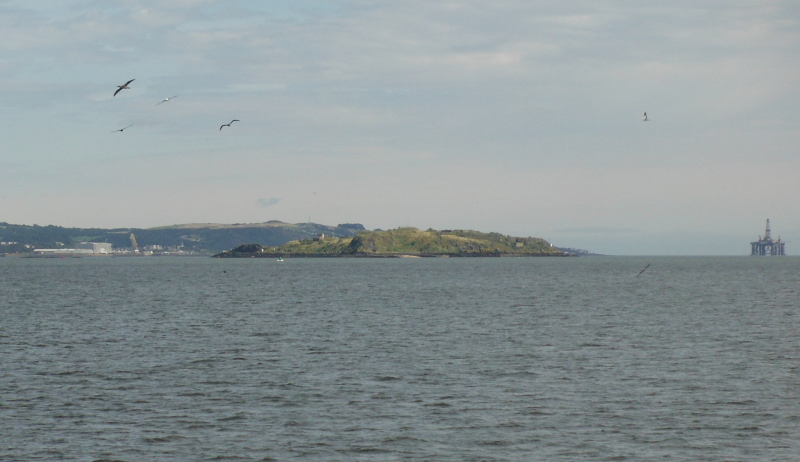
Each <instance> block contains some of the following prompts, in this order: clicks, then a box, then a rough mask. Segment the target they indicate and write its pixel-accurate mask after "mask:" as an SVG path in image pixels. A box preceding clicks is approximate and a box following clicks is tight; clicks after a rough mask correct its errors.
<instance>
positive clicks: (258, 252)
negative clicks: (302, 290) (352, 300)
mask: <svg viewBox="0 0 800 462" xmlns="http://www.w3.org/2000/svg"><path fill="white" fill-rule="evenodd" d="M568 255H569V254H567V253H565V252H562V251H561V250H559V249H557V248H555V247H553V246H551V245H550V244H549V243H548V242H547V241H545V240H544V239H539V238H534V237H524V238H523V237H513V236H506V235H502V234H499V233H482V232H478V231H464V230H443V231H436V230H433V229H429V230H427V231H421V230H419V229H417V228H398V229H394V230H388V231H362V232H360V233H358V234H357V235H355V236H352V237H325V238H313V239H304V240H295V241H291V242H288V243H286V244H284V245H282V246H273V247H266V246H261V245H258V244H249V245H242V246H239V247H236V248H234V249H232V250H229V251H226V252H222V253H220V254H218V255H216V256H217V257H220V258H237V257H291V256H295V257H393V256H420V257H424V256H431V257H434V256H455V257H480V256H568Z"/></svg>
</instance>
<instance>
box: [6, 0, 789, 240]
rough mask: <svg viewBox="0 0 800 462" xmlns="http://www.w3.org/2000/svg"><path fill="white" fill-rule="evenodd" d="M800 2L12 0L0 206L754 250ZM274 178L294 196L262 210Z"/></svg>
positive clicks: (125, 217) (15, 217) (29, 212)
mask: <svg viewBox="0 0 800 462" xmlns="http://www.w3.org/2000/svg"><path fill="white" fill-rule="evenodd" d="M798 20H800V4H797V3H796V2H789V1H778V0H774V1H755V0H752V1H743V2H696V1H692V2H690V1H682V0H679V1H674V2H668V3H664V2H655V3H654V2H634V1H628V0H612V1H607V2H596V1H578V2H560V1H555V0H547V1H545V0H542V1H538V0H536V1H529V0H525V1H523V0H506V1H497V2H484V1H477V0H475V1H471V0H464V1H452V2H429V1H414V0H410V1H403V2H389V1H366V0H364V1H357V0H353V1H336V0H334V1H329V2H320V1H303V0H293V1H287V0H281V1H277V0H276V1H268V2H253V1H250V0H226V1H221V0H219V1H215V0H196V1H192V0H171V1H136V2H130V1H122V0H119V1H111V2H101V1H96V0H85V1H64V0H60V1H55V0H41V1H37V2H22V1H6V2H2V3H0V28H2V30H3V31H4V33H3V38H4V40H3V41H2V43H0V105H2V108H3V109H2V111H0V117H2V120H0V122H1V123H0V140H2V144H0V166H3V168H0V197H3V201H1V202H0V221H8V222H14V223H34V222H35V223H39V224H59V225H65V226H108V227H113V226H140V227H146V226H159V225H166V224H173V223H182V222H239V223H240V222H248V221H252V222H262V221H265V219H266V220H268V219H279V220H283V221H296V222H301V221H306V220H307V219H308V217H309V215H310V216H311V217H312V218H313V219H314V221H317V222H321V223H326V224H335V223H341V222H361V223H364V224H365V225H366V226H367V227H375V228H383V229H388V228H392V227H396V226H405V225H409V226H418V227H422V228H428V227H434V228H473V229H479V230H484V231H499V232H503V233H510V234H518V235H533V236H540V237H545V238H549V239H551V240H552V241H553V242H554V243H556V244H557V245H564V246H571V247H582V248H588V249H589V250H594V251H598V252H602V253H648V254H658V253H676V252H677V253H682V252H683V250H681V249H678V250H675V249H676V245H675V244H674V242H680V240H681V239H683V238H684V236H686V235H694V236H698V238H699V236H704V237H703V239H707V242H705V244H706V245H703V243H700V244H694V243H693V245H694V246H695V247H693V249H695V250H690V251H689V253H714V254H741V253H747V252H748V251H749V241H750V240H752V239H755V238H756V237H757V235H758V234H759V233H761V232H763V230H762V229H761V228H762V227H763V222H764V220H765V219H766V218H771V219H772V223H773V229H774V231H775V232H776V234H777V233H781V234H782V235H783V237H784V238H785V239H786V238H790V237H791V235H792V233H797V232H798V230H800V217H798V216H797V214H796V213H794V211H793V209H792V207H791V205H790V204H793V203H795V202H797V201H798V199H800V192H799V191H800V190H798V188H797V187H796V185H795V184H796V176H797V175H796V174H797V172H798V171H800V170H798V168H800V161H798V159H797V155H796V153H797V146H798V145H800V143H798V141H800V132H798V130H797V129H796V128H795V125H796V124H795V121H796V120H798V109H797V108H798V107H800V104H799V103H800V101H799V100H800V97H798V93H797V91H796V88H797V82H798V80H800V49H799V48H800V27H798ZM132 78H135V79H136V80H135V81H134V82H133V83H132V84H131V89H130V90H124V91H122V92H120V94H118V95H117V96H116V97H115V96H112V95H113V93H114V91H115V90H116V86H117V85H121V84H122V83H124V82H126V81H127V80H130V79H132ZM173 95H180V96H179V97H178V98H176V99H175V100H173V101H170V102H169V103H166V104H161V105H158V106H156V104H157V103H158V102H159V101H161V100H163V99H164V98H165V97H170V96H173ZM644 111H647V113H648V116H649V118H650V119H651V121H650V122H647V123H644V122H642V121H640V117H641V115H642V113H643V112H644ZM234 118H236V119H240V120H241V122H239V123H236V124H234V125H233V126H231V127H229V128H230V129H229V128H225V129H224V130H222V131H220V130H219V126H220V124H223V123H227V122H229V121H230V120H231V119H234ZM129 124H133V127H131V128H130V129H129V130H125V132H116V133H114V132H113V130H116V129H118V128H121V127H124V126H127V125H129ZM265 184H268V185H269V188H270V191H271V192H273V193H274V194H275V195H276V197H282V198H285V199H283V200H280V201H278V200H277V199H276V198H261V199H258V200H257V201H255V203H254V202H253V200H252V198H253V197H261V194H260V192H259V191H263V189H264V185H265ZM98 197H102V198H103V203H104V204H105V207H106V208H105V209H104V210H98V209H97V208H95V207H85V208H81V207H65V205H74V204H80V203H82V202H88V201H94V200H96V199H97V198H98ZM132 202H135V203H141V204H150V205H149V207H130V204H131V203H132ZM159 204H163V205H159ZM176 205H178V206H176ZM265 209H268V210H269V213H270V215H269V216H267V217H265V216H264V213H265ZM581 229H582V230H595V231H594V232H588V231H582V232H577V231H575V230H581ZM597 230H605V231H603V232H598V231H597ZM632 230H635V231H632ZM637 233H640V234H641V236H642V238H641V239H639V238H638V237H637V236H638V235H639V234H637ZM664 233H666V234H668V235H670V236H673V237H674V239H672V238H668V237H665V236H666V235H665V234H664ZM714 236H717V237H714ZM722 236H730V238H722ZM670 239H672V240H670ZM659 240H660V241H659ZM668 241H669V242H670V243H667V242H668ZM660 242H663V244H660ZM721 243H724V245H723V244H721ZM736 243H740V244H736ZM677 247H680V246H677ZM688 248H689V247H687V249H688ZM697 248H700V249H705V250H696V249H697ZM709 249H710V250H709ZM788 250H789V252H790V253H791V247H788Z"/></svg>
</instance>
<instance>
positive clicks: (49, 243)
mask: <svg viewBox="0 0 800 462" xmlns="http://www.w3.org/2000/svg"><path fill="white" fill-rule="evenodd" d="M363 230H364V227H363V226H362V225H360V224H356V223H353V224H341V225H338V226H327V225H320V224H316V223H297V224H292V223H284V222H281V221H268V222H266V223H237V224H232V225H226V224H215V223H201V224H184V225H174V226H164V227H158V228H146V229H142V228H115V229H102V228H64V227H61V226H53V225H48V226H39V225H14V224H9V223H2V222H0V242H5V243H6V244H0V253H13V252H32V251H33V249H52V248H71V247H73V246H74V245H75V243H77V242H81V241H93V242H108V243H111V244H112V245H113V247H114V248H116V249H120V248H127V247H130V246H131V240H130V236H131V234H134V235H135V236H136V241H137V243H138V245H139V246H140V247H142V248H144V247H145V246H153V245H158V246H162V247H164V248H167V247H170V248H181V249H185V250H191V251H194V252H199V253H208V254H211V253H216V252H221V251H223V250H226V249H230V248H232V247H235V246H237V245H241V244H244V243H257V244H259V245H264V246H280V245H283V244H285V243H287V242H289V241H293V240H302V239H308V238H312V237H314V236H319V235H320V234H322V233H324V234H325V235H327V236H353V235H355V234H356V233H357V232H359V231H363ZM10 243H13V244H10Z"/></svg>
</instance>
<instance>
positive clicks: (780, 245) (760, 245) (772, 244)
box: [750, 218, 786, 256]
mask: <svg viewBox="0 0 800 462" xmlns="http://www.w3.org/2000/svg"><path fill="white" fill-rule="evenodd" d="M785 244H786V243H785V242H783V241H781V237H780V236H778V239H777V240H773V239H772V236H771V235H770V229H769V218H767V231H766V232H765V233H764V237H763V238H762V237H761V236H758V240H757V241H755V242H751V243H750V248H751V250H750V255H754V256H773V255H786V251H785V248H784V246H785Z"/></svg>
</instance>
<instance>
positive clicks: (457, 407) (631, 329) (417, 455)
mask: <svg viewBox="0 0 800 462" xmlns="http://www.w3.org/2000/svg"><path fill="white" fill-rule="evenodd" d="M648 263H651V266H650V267H649V268H648V269H647V271H645V272H644V273H642V274H641V276H638V277H637V276H636V275H637V274H638V273H639V271H640V270H641V269H642V268H644V267H645V265H646V264H648ZM798 290H800V258H793V257H785V258H753V257H742V258H737V257H727V258H725V257H723V258H704V257H686V258H682V257H654V258H639V257H637V258H633V257H624V258H623V257H619V258H612V257H602V258H586V257H583V258H569V259H560V258H524V259H513V258H497V259H495V258H484V259H478V258H465V259H390V260H384V259H380V260H361V259H359V260H350V259H296V260H292V259H287V260H286V261H284V262H276V261H274V260H270V259H264V260H260V259H259V260H256V259H246V260H218V259H210V258H160V257H151V258H84V259H65V260H47V259H44V260H42V259H20V258H4V259H0V372H2V374H0V398H1V399H0V460H18V461H25V460H80V461H95V460H116V461H176V460H192V461H206V460H220V461H222V460H232V461H262V460H287V459H300V460H331V461H333V460H341V461H395V460H430V461H537V460H542V461H552V460H601V461H602V460H635V461H640V460H671V461H684V460H685V461H744V460H748V461H750V460H752V461H789V460H800V370H799V369H798V368H799V367H800V296H798Z"/></svg>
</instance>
